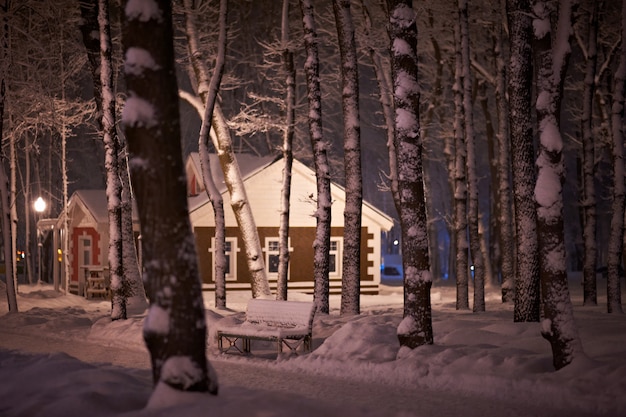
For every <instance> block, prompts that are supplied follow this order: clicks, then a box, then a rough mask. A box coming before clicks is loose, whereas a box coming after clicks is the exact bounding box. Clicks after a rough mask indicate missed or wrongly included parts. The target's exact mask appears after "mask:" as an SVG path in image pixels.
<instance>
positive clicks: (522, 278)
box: [507, 0, 540, 322]
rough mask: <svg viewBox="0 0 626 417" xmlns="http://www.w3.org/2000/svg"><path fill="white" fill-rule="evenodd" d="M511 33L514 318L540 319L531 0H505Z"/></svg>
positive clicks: (510, 93) (530, 320) (522, 319)
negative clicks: (514, 264)
mask: <svg viewBox="0 0 626 417" xmlns="http://www.w3.org/2000/svg"><path fill="white" fill-rule="evenodd" d="M507 16H508V22H509V31H510V32H509V33H510V35H509V36H510V45H511V51H510V55H511V56H510V65H509V70H510V74H509V79H508V92H509V110H510V111H509V125H510V130H511V155H512V163H511V170H512V174H513V196H514V204H513V206H514V208H515V221H514V223H515V228H516V243H517V252H516V253H517V262H516V273H515V306H514V309H513V320H514V321H516V322H532V321H539V318H540V317H539V316H540V290H539V254H538V243H537V211H536V209H535V200H534V196H533V186H534V184H535V165H534V161H535V150H534V139H533V118H532V104H531V94H532V90H533V87H532V74H533V67H532V48H531V41H532V31H531V30H532V15H531V9H530V0H507Z"/></svg>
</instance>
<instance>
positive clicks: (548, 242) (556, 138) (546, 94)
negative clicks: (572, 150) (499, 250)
mask: <svg viewBox="0 0 626 417" xmlns="http://www.w3.org/2000/svg"><path fill="white" fill-rule="evenodd" d="M550 6H551V4H547V3H546V2H543V1H536V2H535V3H534V4H533V12H534V13H535V16H534V19H533V29H534V30H533V33H534V50H535V62H536V63H537V73H536V76H537V83H536V85H537V100H536V104H535V108H536V111H537V124H538V134H539V142H540V146H539V156H538V157H537V170H538V171H537V183H536V186H535V201H536V204H537V233H538V241H539V268H540V276H541V293H542V300H543V319H542V322H541V334H542V336H543V337H544V338H545V339H547V340H548V341H549V342H550V345H551V347H552V361H553V364H554V367H555V368H556V369H561V368H563V367H564V366H566V365H568V364H570V363H571V362H572V360H574V358H575V357H576V356H577V355H580V354H582V345H581V343H580V339H579V337H578V330H577V328H576V325H575V323H574V312H573V307H572V303H571V300H570V295H569V289H568V283H567V269H566V256H565V238H564V232H563V182H564V178H565V165H564V162H563V140H562V138H561V133H560V126H559V122H558V114H559V111H560V101H561V96H560V95H561V94H562V93H561V92H560V91H562V90H561V87H562V85H561V83H562V81H563V74H564V73H565V68H564V67H565V66H566V65H567V56H568V54H569V48H570V45H569V36H570V33H571V2H570V1H569V0H561V1H560V7H559V10H558V12H559V13H558V27H557V34H556V37H555V41H554V44H553V43H552V40H551V32H552V31H551V28H550V26H551V23H550V21H551V14H552V13H551V12H552V10H551V7H550Z"/></svg>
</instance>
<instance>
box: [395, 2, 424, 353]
mask: <svg viewBox="0 0 626 417" xmlns="http://www.w3.org/2000/svg"><path fill="white" fill-rule="evenodd" d="M411 3H412V2H411V1H410V0H387V6H388V10H389V37H390V41H391V43H390V55H391V69H392V77H393V87H394V88H393V91H394V94H393V99H394V106H395V143H396V149H397V166H398V194H397V195H398V197H399V199H398V200H396V208H397V210H398V214H399V215H400V227H401V229H402V266H403V268H404V314H403V316H404V317H403V319H402V321H401V322H400V324H399V326H398V330H397V332H398V340H399V342H400V345H401V346H406V347H408V348H411V349H414V348H416V347H418V346H421V345H424V344H432V343H433V327H432V311H431V303H430V288H431V286H432V276H431V273H430V261H429V256H428V226H427V222H426V201H425V198H424V178H423V173H422V151H423V142H422V140H421V137H420V122H419V99H420V90H419V84H418V80H417V74H418V58H417V25H416V23H415V16H416V15H415V11H414V10H413V8H412V6H411Z"/></svg>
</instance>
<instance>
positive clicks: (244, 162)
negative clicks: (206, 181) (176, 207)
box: [189, 152, 280, 211]
mask: <svg viewBox="0 0 626 417" xmlns="http://www.w3.org/2000/svg"><path fill="white" fill-rule="evenodd" d="M235 158H236V159H237V164H238V165H239V171H240V172H241V177H242V178H243V180H244V181H245V180H246V179H247V178H249V177H251V176H252V175H254V174H255V173H257V172H259V171H261V170H262V169H264V168H266V167H267V166H269V165H271V164H273V163H274V162H276V161H277V160H278V159H280V157H276V156H275V155H269V156H257V155H253V154H249V153H237V154H235ZM189 159H190V160H191V162H192V164H193V169H194V171H195V172H196V174H197V175H198V178H197V180H198V181H199V182H200V184H202V170H201V167H200V155H199V153H198V152H191V153H190V154H189ZM209 163H210V165H211V175H212V176H213V181H214V182H215V186H216V187H217V189H218V191H219V192H220V193H225V192H226V191H227V188H226V183H225V182H224V172H223V171H222V167H221V165H220V161H219V158H218V156H217V155H216V154H210V155H209ZM208 202H209V198H208V197H207V195H206V193H205V192H204V191H203V192H201V193H200V194H198V195H197V196H193V197H190V198H189V211H193V210H195V209H197V208H198V207H201V206H203V205H204V204H207V203H208Z"/></svg>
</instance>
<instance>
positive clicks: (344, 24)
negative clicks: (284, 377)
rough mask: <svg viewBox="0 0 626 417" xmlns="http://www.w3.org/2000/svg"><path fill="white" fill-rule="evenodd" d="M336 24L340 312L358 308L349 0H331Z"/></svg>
mask: <svg viewBox="0 0 626 417" xmlns="http://www.w3.org/2000/svg"><path fill="white" fill-rule="evenodd" d="M333 11H334V14H335V24H336V26H337V37H338V40H339V52H340V54H341V81H342V91H343V93H342V109H343V151H344V171H345V180H346V187H345V192H346V205H345V209H344V212H343V217H344V231H343V261H342V262H343V264H342V268H341V271H342V278H341V314H342V315H349V314H359V313H360V312H361V305H360V297H361V211H362V207H363V176H362V175H361V120H360V116H359V71H358V64H357V56H356V42H355V40H354V24H353V23H352V14H351V12H350V0H333Z"/></svg>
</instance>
